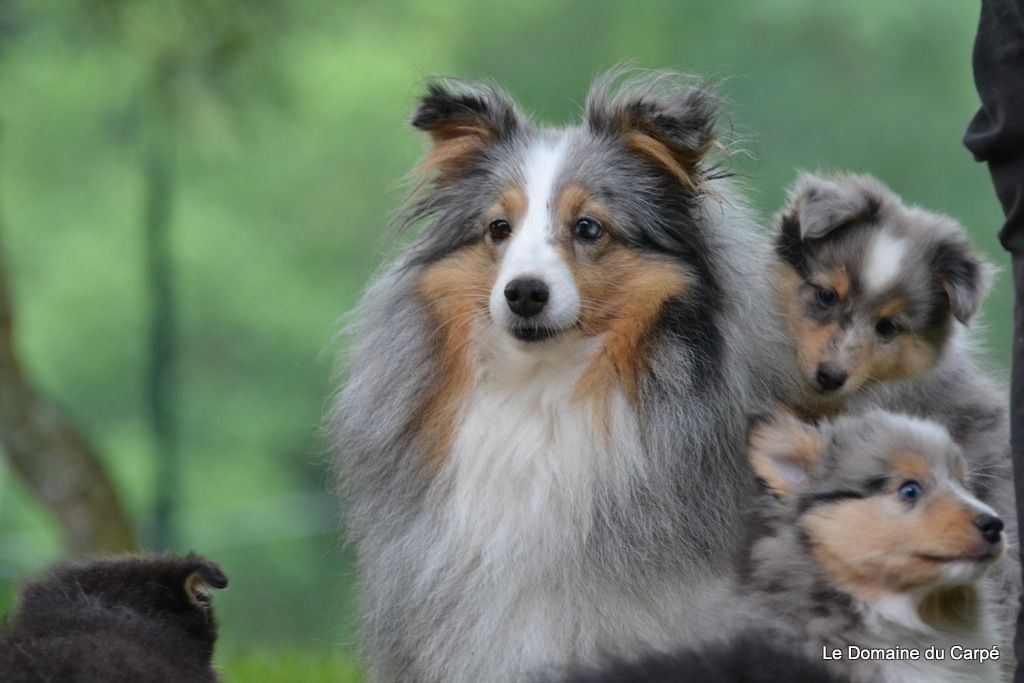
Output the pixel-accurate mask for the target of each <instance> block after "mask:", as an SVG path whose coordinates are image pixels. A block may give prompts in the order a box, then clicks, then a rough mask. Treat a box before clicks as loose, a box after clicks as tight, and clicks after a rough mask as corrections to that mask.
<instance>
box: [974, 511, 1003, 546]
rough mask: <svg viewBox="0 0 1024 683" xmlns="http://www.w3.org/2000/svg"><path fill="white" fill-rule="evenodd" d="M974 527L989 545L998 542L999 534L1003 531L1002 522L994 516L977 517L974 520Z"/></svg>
mask: <svg viewBox="0 0 1024 683" xmlns="http://www.w3.org/2000/svg"><path fill="white" fill-rule="evenodd" d="M974 526H976V527H978V531H980V532H981V535H982V536H984V537H985V540H986V541H988V542H989V543H998V542H999V533H1000V532H1001V531H1002V530H1003V520H1001V519H999V518H998V517H996V516H995V515H978V516H977V517H975V518H974Z"/></svg>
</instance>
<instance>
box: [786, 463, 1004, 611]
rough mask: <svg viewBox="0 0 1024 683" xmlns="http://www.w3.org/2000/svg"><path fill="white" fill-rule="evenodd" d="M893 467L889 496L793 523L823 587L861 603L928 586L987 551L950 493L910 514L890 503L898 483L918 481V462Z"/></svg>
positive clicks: (971, 512) (816, 512) (967, 512)
mask: <svg viewBox="0 0 1024 683" xmlns="http://www.w3.org/2000/svg"><path fill="white" fill-rule="evenodd" d="M897 467H898V469H899V470H900V476H898V477H896V478H894V484H892V486H891V489H892V491H890V492H889V495H884V494H880V495H876V496H871V497H868V498H863V499H854V500H849V501H844V502H838V503H835V504H832V505H825V506H821V507H820V508H817V509H812V510H811V511H809V512H808V513H807V514H805V515H804V516H803V517H802V518H801V526H802V528H803V529H804V531H805V533H806V534H807V538H808V540H809V542H810V546H811V552H812V554H813V555H814V557H815V559H816V561H817V562H818V564H819V566H820V567H821V568H822V569H823V570H824V571H825V573H826V574H827V575H828V576H829V579H830V581H831V582H832V583H834V584H835V585H836V586H838V587H840V588H842V589H843V590H845V591H847V592H849V593H850V594H852V595H855V596H857V597H859V598H861V599H863V600H868V601H872V600H877V599H878V598H880V597H883V596H884V595H887V594H891V593H903V592H908V591H914V590H919V589H926V588H929V587H933V586H936V585H938V584H941V582H942V580H943V576H942V570H943V567H944V566H945V564H946V562H948V561H950V560H952V559H955V558H964V559H967V558H971V557H977V556H978V555H979V554H981V553H984V552H985V551H986V550H988V545H987V544H986V542H985V541H984V539H983V538H982V536H981V535H980V534H979V533H978V530H977V528H975V526H974V524H973V520H974V518H975V517H976V516H977V515H978V511H977V509H975V508H972V507H971V506H969V505H967V504H965V502H964V501H963V500H962V499H961V498H960V497H958V496H956V495H955V493H953V492H952V491H941V492H936V493H934V494H931V495H928V494H927V493H926V497H925V498H922V499H921V500H920V501H919V502H918V503H916V504H915V505H914V506H913V507H911V506H909V505H908V504H907V503H906V502H904V501H901V500H899V498H898V497H897V496H896V495H895V488H897V487H899V486H900V485H901V483H902V482H903V481H906V480H909V479H915V480H918V481H922V479H923V478H922V477H921V474H922V469H923V470H924V471H925V472H926V471H927V462H926V461H925V460H924V459H923V458H921V457H920V456H917V455H915V454H906V455H905V456H903V457H901V458H900V461H899V462H898V465H897ZM901 477H902V478H901ZM923 485H924V486H925V487H926V488H927V487H928V486H929V484H928V483H927V480H923Z"/></svg>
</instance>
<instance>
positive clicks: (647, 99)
mask: <svg viewBox="0 0 1024 683" xmlns="http://www.w3.org/2000/svg"><path fill="white" fill-rule="evenodd" d="M623 74H624V70H623V69H614V70H612V71H610V72H608V73H607V74H605V75H604V76H602V77H600V78H599V79H598V80H597V81H595V82H594V85H593V86H592V87H591V89H590V93H589V94H588V95H587V112H586V118H587V125H588V126H589V128H590V130H591V132H592V133H594V134H595V135H614V136H618V137H621V138H622V140H623V141H624V142H625V143H626V145H627V146H629V147H630V148H631V149H633V150H635V151H636V152H638V153H640V154H643V155H644V156H646V157H648V158H649V159H651V160H652V161H654V162H655V163H657V164H658V165H659V166H661V167H662V168H663V169H664V170H665V171H667V172H668V173H670V174H671V175H672V176H674V177H675V178H676V179H678V180H679V182H680V183H681V184H682V185H683V186H684V187H685V188H687V189H688V190H695V191H696V190H700V189H701V185H702V183H703V181H704V178H703V176H702V174H701V172H700V170H699V165H700V162H701V160H702V159H703V158H704V155H705V154H707V152H708V150H709V149H711V147H712V145H713V144H714V142H715V123H716V120H717V117H718V109H719V100H718V98H717V97H716V96H715V95H714V94H713V93H712V92H711V90H710V89H709V88H708V87H707V86H705V85H703V84H697V85H695V84H694V83H693V80H692V79H690V78H688V77H686V76H683V75H681V74H676V73H662V72H655V73H650V74H641V75H639V76H634V77H632V78H629V79H626V80H623V79H622V77H623Z"/></svg>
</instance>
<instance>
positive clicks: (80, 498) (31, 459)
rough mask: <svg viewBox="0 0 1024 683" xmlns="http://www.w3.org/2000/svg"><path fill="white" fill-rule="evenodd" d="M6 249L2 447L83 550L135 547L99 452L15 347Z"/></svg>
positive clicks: (0, 276)
mask: <svg viewBox="0 0 1024 683" xmlns="http://www.w3.org/2000/svg"><path fill="white" fill-rule="evenodd" d="M12 302H13V299H12V296H11V292H10V288H9V281H8V277H7V269H6V263H5V259H4V253H3V250H2V248H0V448H2V451H3V453H2V454H3V455H4V456H5V457H6V458H7V459H8V460H9V461H10V463H11V466H12V468H13V470H14V471H15V472H16V473H17V474H18V475H19V476H20V477H21V478H22V480H23V481H24V482H25V484H26V486H27V487H28V488H29V490H30V491H31V492H32V493H33V494H34V495H35V496H36V497H37V498H38V499H39V501H40V502H41V503H42V504H43V505H44V506H45V507H46V508H47V509H48V510H50V511H51V512H52V513H53V514H54V515H55V516H56V517H57V521H58V522H59V523H60V525H61V529H62V530H63V533H64V539H65V543H66V545H67V547H68V549H69V550H70V551H71V552H72V553H74V554H76V555H81V554H84V553H92V552H113V551H123V550H131V549H133V548H135V532H134V530H133V529H132V525H131V522H130V521H129V519H128V516H127V515H126V514H125V511H124V508H123V507H122V505H121V501H120V499H119V497H118V495H117V491H116V490H115V489H114V486H113V483H112V482H111V480H110V478H109V476H108V475H107V472H106V470H105V469H104V468H103V465H102V464H101V463H100V459H99V458H98V457H97V454H96V451H95V450H94V449H93V448H92V446H91V445H90V444H89V443H88V441H87V439H86V438H85V436H84V434H82V433H81V432H80V431H79V430H78V429H77V428H76V427H75V425H73V424H72V423H71V421H70V420H69V419H68V418H67V417H66V416H65V415H64V414H62V413H61V412H60V411H59V410H58V409H57V407H56V406H55V405H54V404H53V403H51V402H50V401H49V400H47V399H46V398H45V397H44V396H42V395H41V394H40V393H39V392H38V391H37V390H36V389H35V387H33V386H32V384H31V383H30V381H29V380H28V378H27V377H26V376H25V373H24V371H23V370H22V368H21V365H20V364H19V363H18V357H17V354H16V351H15V344H14V330H13V325H14V311H13V303H12Z"/></svg>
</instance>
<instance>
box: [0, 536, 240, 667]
mask: <svg viewBox="0 0 1024 683" xmlns="http://www.w3.org/2000/svg"><path fill="white" fill-rule="evenodd" d="M227 585H228V577H227V576H225V574H224V572H223V571H221V569H220V567H218V566H217V565H216V564H214V563H213V562H211V561H209V560H207V559H205V558H203V557H200V556H198V555H188V556H187V557H169V556H164V555H136V556H128V557H118V558H106V559H94V560H88V561H81V562H71V563H67V564H63V565H58V566H57V567H55V568H53V569H51V570H49V571H48V572H47V573H46V574H45V575H44V576H43V577H42V578H40V579H37V580H35V581H32V582H30V583H29V584H28V585H26V586H25V589H24V591H23V592H22V595H21V599H20V601H19V605H18V607H17V609H16V610H15V612H14V614H13V615H12V616H10V617H9V618H8V620H7V623H6V624H5V625H4V626H2V627H0V679H2V680H3V681H4V683H43V682H47V683H49V682H50V681H54V682H56V681H60V683H94V682H95V683H100V682H102V683H128V682H129V681H131V683H171V682H172V681H173V682H174V683H216V681H218V680H219V679H218V676H217V673H216V672H215V671H214V669H213V664H212V657H213V644H214V641H215V640H216V638H217V627H216V623H215V621H214V617H213V609H212V607H211V605H210V595H209V593H210V591H212V590H213V589H219V588H224V587H225V586H227Z"/></svg>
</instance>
